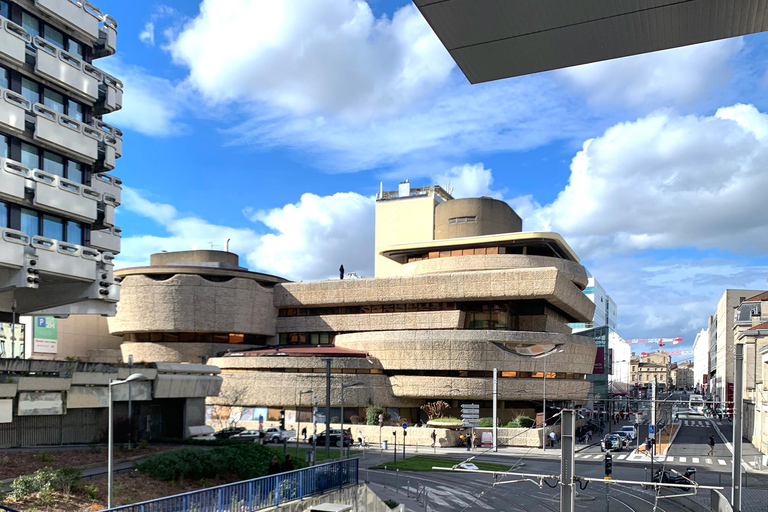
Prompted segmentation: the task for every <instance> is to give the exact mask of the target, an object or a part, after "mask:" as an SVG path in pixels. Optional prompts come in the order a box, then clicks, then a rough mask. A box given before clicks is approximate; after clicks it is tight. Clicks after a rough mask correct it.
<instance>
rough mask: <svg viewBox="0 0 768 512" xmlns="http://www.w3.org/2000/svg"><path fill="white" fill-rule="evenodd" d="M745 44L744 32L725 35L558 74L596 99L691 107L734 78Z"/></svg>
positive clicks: (648, 106) (606, 102)
mask: <svg viewBox="0 0 768 512" xmlns="http://www.w3.org/2000/svg"><path fill="white" fill-rule="evenodd" d="M743 46H744V41H743V39H742V38H733V39H723V40H720V41H713V42H709V43H702V44H697V45H693V46H684V47H681V48H674V49H671V50H665V51H660V52H652V53H645V54H642V55H635V56H631V57H624V58H622V59H616V60H611V61H604V62H597V63H594V64H587V65H584V66H577V67H573V68H569V69H564V70H562V71H559V72H558V74H559V76H561V77H562V78H564V79H565V80H566V81H567V82H569V83H571V84H572V85H573V86H574V87H576V88H577V89H579V90H581V91H582V92H583V93H584V94H586V95H587V97H588V98H589V101H590V103H592V104H593V105H612V106H615V105H619V106H624V105H626V106H629V107H633V108H641V109H643V110H645V111H648V110H652V109H655V108H659V107H669V106H672V105H678V106H683V107H690V106H692V105H695V104H696V103H697V102H699V101H700V100H702V98H704V97H705V96H706V95H707V94H708V93H710V92H711V91H713V90H714V89H716V88H717V87H718V86H719V85H722V84H723V83H725V82H726V81H727V80H728V79H729V78H730V76H731V68H730V63H729V61H730V60H731V59H732V58H733V57H734V56H735V55H736V54H738V53H739V52H740V51H741V49H742V48H743Z"/></svg>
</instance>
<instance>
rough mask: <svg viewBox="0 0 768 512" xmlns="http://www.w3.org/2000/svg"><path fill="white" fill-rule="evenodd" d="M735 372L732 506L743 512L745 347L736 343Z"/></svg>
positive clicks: (738, 511)
mask: <svg viewBox="0 0 768 512" xmlns="http://www.w3.org/2000/svg"><path fill="white" fill-rule="evenodd" d="M733 348H734V349H735V352H736V354H735V357H734V367H733V369H734V372H733V464H732V465H733V468H732V472H733V473H732V475H731V482H732V487H731V506H732V507H733V512H741V451H742V440H741V438H742V436H743V435H744V430H743V428H744V414H743V412H742V407H744V403H743V402H744V395H743V389H742V386H743V385H744V345H743V344H742V343H734V345H733Z"/></svg>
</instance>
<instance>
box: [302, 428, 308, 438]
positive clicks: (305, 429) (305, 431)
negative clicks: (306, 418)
mask: <svg viewBox="0 0 768 512" xmlns="http://www.w3.org/2000/svg"><path fill="white" fill-rule="evenodd" d="M301 437H303V438H304V441H306V440H307V427H304V428H302V429H301Z"/></svg>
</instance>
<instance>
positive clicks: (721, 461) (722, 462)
mask: <svg viewBox="0 0 768 512" xmlns="http://www.w3.org/2000/svg"><path fill="white" fill-rule="evenodd" d="M717 463H718V464H720V465H721V466H726V465H727V464H726V463H725V461H724V460H723V459H717Z"/></svg>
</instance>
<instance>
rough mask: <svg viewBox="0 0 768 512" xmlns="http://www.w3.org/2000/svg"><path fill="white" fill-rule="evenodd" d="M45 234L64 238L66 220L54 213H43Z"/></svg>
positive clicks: (54, 237) (58, 238)
mask: <svg viewBox="0 0 768 512" xmlns="http://www.w3.org/2000/svg"><path fill="white" fill-rule="evenodd" d="M43 236H45V237H48V238H53V239H55V240H64V221H63V220H62V219H60V218H59V217H54V216H53V215H43Z"/></svg>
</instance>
